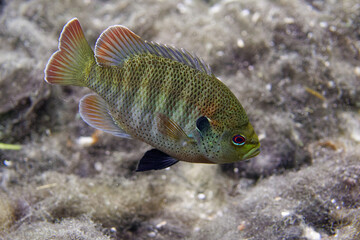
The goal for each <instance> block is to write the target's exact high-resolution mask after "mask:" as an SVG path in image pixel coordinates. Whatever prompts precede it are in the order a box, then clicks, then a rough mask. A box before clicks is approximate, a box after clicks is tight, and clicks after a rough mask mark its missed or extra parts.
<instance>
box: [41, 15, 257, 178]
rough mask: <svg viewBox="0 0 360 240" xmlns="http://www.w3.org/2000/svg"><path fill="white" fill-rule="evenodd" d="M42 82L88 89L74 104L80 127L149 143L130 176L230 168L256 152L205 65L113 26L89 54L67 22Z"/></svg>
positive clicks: (233, 103) (249, 130)
mask: <svg viewBox="0 0 360 240" xmlns="http://www.w3.org/2000/svg"><path fill="white" fill-rule="evenodd" d="M45 80H46V81H47V82H48V83H52V84H62V85H76V86H85V87H88V88H90V89H91V90H93V91H94V92H95V93H96V94H90V95H87V96H85V97H84V98H83V99H82V100H81V102H80V110H79V111H80V115H81V117H82V118H83V120H84V121H85V122H87V123H88V124H89V125H90V126H92V127H95V128H97V129H101V130H103V131H105V132H109V133H111V134H113V135H116V136H120V137H125V138H130V137H132V138H137V139H140V140H142V141H144V142H146V143H148V144H150V145H152V146H153V147H154V148H155V149H153V150H150V151H148V152H147V153H145V155H144V157H143V158H142V159H141V160H140V163H139V165H138V169H137V170H138V171H145V170H151V169H162V168H166V167H168V166H170V165H172V164H174V163H176V162H177V161H178V160H181V161H187V162H194V163H230V162H236V161H240V160H245V159H248V158H251V157H254V156H256V155H257V154H258V153H259V151H260V150H259V147H260V143H259V140H258V137H257V135H256V133H255V132H254V129H253V127H252V125H251V124H250V123H249V119H248V117H247V115H246V113H245V110H244V109H243V107H242V106H241V104H240V102H239V101H238V100H237V98H236V97H235V96H234V94H233V93H232V92H231V91H230V90H229V88H228V87H226V86H225V85H224V84H223V83H222V82H221V81H219V80H218V79H217V78H216V77H215V76H214V75H213V74H212V72H211V70H210V68H209V66H208V65H206V64H205V63H204V62H203V61H202V60H201V59H200V58H198V57H194V56H192V55H191V54H190V53H188V52H187V51H186V50H183V49H181V50H179V49H176V48H173V47H168V46H166V45H162V44H157V43H154V42H147V41H144V40H142V39H141V38H140V37H138V36H137V35H135V34H134V33H133V32H131V31H130V30H129V29H127V28H126V27H123V26H120V25H116V26H111V27H109V28H108V29H106V30H105V31H104V32H103V33H102V34H101V36H100V37H99V39H98V40H97V43H96V46H95V54H94V53H93V51H92V49H91V48H90V46H89V44H88V43H87V41H86V39H85V37H84V34H83V31H82V29H81V26H80V23H79V21H78V20H77V19H76V18H75V19H72V20H70V21H69V22H68V23H67V24H66V25H65V26H64V29H63V31H62V33H61V36H60V39H59V50H58V51H57V52H55V53H54V54H53V55H52V57H51V58H50V60H49V62H48V64H47V66H46V69H45Z"/></svg>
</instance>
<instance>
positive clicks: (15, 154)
mask: <svg viewBox="0 0 360 240" xmlns="http://www.w3.org/2000/svg"><path fill="white" fill-rule="evenodd" d="M0 11H1V15H0V35H1V38H0V53H1V54H0V89H1V90H0V142H1V143H8V144H20V145H21V149H19V148H16V149H17V150H5V149H0V231H1V233H0V238H3V239H161V240H162V239H164V240H165V239H206V240H208V239H251V240H257V239H269V240H273V239H274V240H277V239H304V240H305V239H359V237H360V236H359V231H360V230H359V219H360V217H359V216H360V212H359V202H360V184H359V183H360V182H359V181H360V180H359V179H360V164H359V159H360V150H359V149H360V146H359V145H360V137H359V136H360V132H359V124H360V117H359V114H360V94H359V91H360V52H359V51H360V50H359V49H360V42H359V36H360V20H359V19H360V4H359V3H358V1H356V0H349V1H333V0H327V1H283V0H277V1H271V0H260V1H250V0H239V1H228V0H216V1H215V0H213V1H200V0H185V1H181V0H177V1H161V0H150V1H130V0H124V1H115V0H109V1H102V0H96V1H87V0H73V1H47V0H34V1H22V0H11V1H10V0H9V1H0ZM73 17H77V18H78V19H79V20H80V22H81V24H82V27H83V29H84V32H85V35H86V38H87V39H88V41H89V43H90V45H91V46H94V45H95V42H96V40H97V38H98V36H99V35H100V34H101V32H102V31H103V30H105V29H106V28H107V27H108V26H111V25H115V24H121V25H124V26H127V27H129V28H130V29H131V30H133V31H134V32H135V33H137V34H138V35H139V36H141V37H143V38H144V39H147V40H150V41H156V42H160V43H165V44H168V45H174V46H177V47H180V48H181V47H183V48H185V49H187V50H188V51H189V52H194V53H196V54H197V55H198V56H200V57H202V58H203V59H204V60H205V62H207V63H209V64H210V66H211V67H212V70H213V73H214V74H215V75H216V76H218V77H219V78H220V79H221V80H222V81H223V82H224V83H225V84H226V85H227V86H229V88H230V89H231V90H232V91H233V93H234V94H235V96H236V97H237V98H238V99H239V100H240V102H241V104H242V105H243V106H244V108H245V109H246V112H247V113H248V116H249V118H250V119H251V123H252V124H253V125H254V128H255V130H256V132H257V133H258V135H259V138H260V141H261V153H260V155H258V156H257V157H256V158H254V159H251V160H249V161H246V162H238V163H235V164H227V165H223V166H219V165H205V164H191V163H184V162H181V163H178V164H176V165H174V166H172V167H171V168H170V169H166V170H161V171H152V172H145V173H136V172H135V169H136V166H137V162H138V160H139V159H141V157H142V155H143V154H144V153H145V152H146V151H147V150H149V149H150V146H148V145H146V144H145V143H141V142H139V141H137V140H128V139H121V138H117V137H114V136H112V135H110V134H106V133H102V132H99V131H94V129H92V128H91V127H89V126H88V125H87V124H86V123H84V122H83V121H82V120H81V118H80V116H79V114H78V103H79V100H80V99H81V98H82V96H84V95H85V94H87V93H89V90H88V89H85V88H78V87H71V86H65V87H64V86H53V85H52V86H50V85H48V84H46V83H45V82H44V80H43V78H44V74H43V70H44V68H45V66H46V63H47V60H48V59H49V57H50V56H51V54H52V53H53V52H54V51H56V49H57V47H58V38H59V34H60V32H61V30H62V27H63V25H64V24H65V23H66V22H67V21H68V20H70V19H71V18H73Z"/></svg>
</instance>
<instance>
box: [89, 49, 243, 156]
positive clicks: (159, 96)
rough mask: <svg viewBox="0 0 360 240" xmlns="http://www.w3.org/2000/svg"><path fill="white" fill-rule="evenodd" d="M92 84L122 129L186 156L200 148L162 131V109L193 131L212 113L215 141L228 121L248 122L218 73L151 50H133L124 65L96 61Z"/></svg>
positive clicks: (231, 122)
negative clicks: (159, 122)
mask: <svg viewBox="0 0 360 240" xmlns="http://www.w3.org/2000/svg"><path fill="white" fill-rule="evenodd" d="M87 84H88V87H89V88H91V89H92V90H94V91H95V92H96V93H98V94H99V95H100V96H101V97H102V98H103V99H105V100H106V102H107V103H108V105H109V109H110V111H111V115H112V116H113V118H114V120H115V121H116V123H117V124H118V125H119V126H120V127H121V128H122V129H124V130H125V131H126V132H128V133H129V134H130V135H132V136H134V137H136V138H139V139H140V140H143V141H145V142H147V143H149V144H151V145H153V146H154V147H156V148H158V149H159V150H161V151H164V152H166V153H168V154H171V155H172V156H175V157H177V158H179V159H181V160H185V161H192V160H191V159H193V158H196V157H198V155H199V154H200V152H199V149H198V148H194V147H184V146H182V145H181V144H179V142H176V141H174V140H173V139H169V138H168V137H167V136H164V135H163V134H161V132H160V131H159V130H158V120H157V118H156V116H157V114H159V113H160V114H164V115H166V116H168V117H169V118H170V119H172V120H173V121H175V122H176V123H177V124H178V125H179V126H180V127H181V128H182V129H183V130H184V131H185V133H186V134H188V135H189V136H190V135H192V134H193V133H194V131H196V125H195V124H196V120H197V119H198V118H199V117H200V116H207V117H209V118H211V119H212V121H213V123H214V125H213V138H214V139H213V142H214V143H215V142H216V140H217V139H218V138H219V135H221V133H222V131H223V129H224V128H225V127H226V126H231V127H233V126H236V125H237V124H239V123H243V122H247V121H248V120H247V118H246V114H245V112H244V110H243V109H242V107H241V105H240V104H239V102H238V100H237V99H236V98H235V96H234V95H233V94H232V93H231V92H230V91H229V89H228V88H227V87H226V86H225V85H224V84H223V83H221V82H220V81H219V80H217V79H216V78H215V77H214V76H209V75H208V74H206V73H204V72H201V71H199V70H197V69H194V68H191V67H189V66H187V65H185V64H182V63H179V62H177V61H174V60H171V59H166V58H163V57H159V56H155V55H152V54H142V55H134V56H132V57H131V58H129V59H127V60H126V61H124V63H123V65H121V66H111V67H106V66H99V65H94V68H93V69H92V71H91V73H90V76H89V78H88V82H87ZM239 113H240V114H239ZM241 113H244V114H241ZM241 118H243V119H241ZM244 118H246V119H244ZM224 119H226V121H224ZM215 157H216V156H215Z"/></svg>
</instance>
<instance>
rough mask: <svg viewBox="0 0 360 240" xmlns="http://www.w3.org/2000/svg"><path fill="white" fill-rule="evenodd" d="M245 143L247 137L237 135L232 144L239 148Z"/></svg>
mask: <svg viewBox="0 0 360 240" xmlns="http://www.w3.org/2000/svg"><path fill="white" fill-rule="evenodd" d="M245 141H246V139H245V137H244V136H242V135H240V134H237V135H235V136H233V138H232V143H233V144H234V145H237V146H241V145H244V144H245Z"/></svg>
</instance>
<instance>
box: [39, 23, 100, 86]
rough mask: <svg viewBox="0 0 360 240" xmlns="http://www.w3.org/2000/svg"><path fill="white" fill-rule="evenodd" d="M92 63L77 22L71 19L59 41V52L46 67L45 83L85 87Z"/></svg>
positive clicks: (92, 56) (89, 51)
mask: <svg viewBox="0 0 360 240" xmlns="http://www.w3.org/2000/svg"><path fill="white" fill-rule="evenodd" d="M94 63H95V58H94V53H93V51H92V50H91V48H90V46H89V44H88V43H87V41H86V39H85V36H84V33H83V31H82V29H81V26H80V23H79V20H77V19H76V18H73V19H71V20H70V21H69V22H68V23H67V24H66V25H65V26H64V28H63V30H62V32H61V35H60V39H59V50H58V51H56V52H55V53H54V54H53V55H52V56H51V58H50V59H49V61H48V63H47V65H46V68H45V81H46V82H48V83H52V84H61V85H75V86H85V83H84V80H85V78H86V75H87V74H88V72H89V70H90V69H89V67H90V66H91V65H92V64H94Z"/></svg>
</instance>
